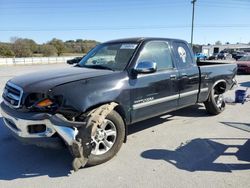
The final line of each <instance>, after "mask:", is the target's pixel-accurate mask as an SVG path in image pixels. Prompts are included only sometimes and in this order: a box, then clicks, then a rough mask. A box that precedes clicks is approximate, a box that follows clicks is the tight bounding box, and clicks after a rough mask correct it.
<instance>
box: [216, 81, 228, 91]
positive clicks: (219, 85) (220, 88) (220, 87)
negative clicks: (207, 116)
mask: <svg viewBox="0 0 250 188" xmlns="http://www.w3.org/2000/svg"><path fill="white" fill-rule="evenodd" d="M213 88H214V90H215V91H216V92H217V93H218V94H222V93H225V91H226V89H227V84H226V82H225V81H221V82H218V83H216V84H215V86H214V87H213Z"/></svg>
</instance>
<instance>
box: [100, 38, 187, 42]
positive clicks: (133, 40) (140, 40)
mask: <svg viewBox="0 0 250 188" xmlns="http://www.w3.org/2000/svg"><path fill="white" fill-rule="evenodd" d="M151 40H169V41H170V40H171V41H173V40H174V41H182V42H183V41H184V40H180V39H170V38H158V37H135V38H123V39H116V40H110V41H107V42H105V43H118V42H125V43H126V42H144V41H151ZM184 42H186V41H184Z"/></svg>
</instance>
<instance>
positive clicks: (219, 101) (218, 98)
mask: <svg viewBox="0 0 250 188" xmlns="http://www.w3.org/2000/svg"><path fill="white" fill-rule="evenodd" d="M214 100H215V103H216V106H217V107H218V108H219V109H222V108H223V107H224V104H223V103H224V97H223V95H222V94H217V95H216V94H214Z"/></svg>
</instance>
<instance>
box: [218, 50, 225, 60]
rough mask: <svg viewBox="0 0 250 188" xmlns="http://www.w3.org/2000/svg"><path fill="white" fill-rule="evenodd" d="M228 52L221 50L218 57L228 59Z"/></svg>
mask: <svg viewBox="0 0 250 188" xmlns="http://www.w3.org/2000/svg"><path fill="white" fill-rule="evenodd" d="M226 56H227V53H226V52H224V51H221V52H220V53H218V55H217V59H226Z"/></svg>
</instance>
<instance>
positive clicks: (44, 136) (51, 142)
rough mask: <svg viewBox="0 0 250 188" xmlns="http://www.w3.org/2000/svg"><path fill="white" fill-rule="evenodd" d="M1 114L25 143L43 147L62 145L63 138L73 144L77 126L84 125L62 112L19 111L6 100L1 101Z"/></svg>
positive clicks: (15, 134)
mask: <svg viewBox="0 0 250 188" xmlns="http://www.w3.org/2000/svg"><path fill="white" fill-rule="evenodd" d="M1 114H2V116H3V121H4V123H5V125H6V126H7V127H8V128H9V129H10V130H11V131H12V133H13V134H14V136H15V137H17V138H18V139H19V140H21V141H22V142H24V143H28V144H35V145H38V146H43V147H60V146H61V145H62V142H61V139H62V140H63V141H64V142H65V143H66V145H68V146H71V145H72V144H73V142H74V140H75V138H76V135H77V133H78V130H77V129H76V127H80V126H82V124H81V123H79V122H78V123H77V122H71V121H68V120H67V119H65V118H64V117H63V116H62V115H60V114H55V115H51V114H47V113H31V112H28V113H27V112H25V113H24V112H17V111H16V110H14V109H12V108H10V107H9V106H7V105H6V104H5V103H4V102H2V103H1ZM59 137H60V138H61V139H60V138H59Z"/></svg>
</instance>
